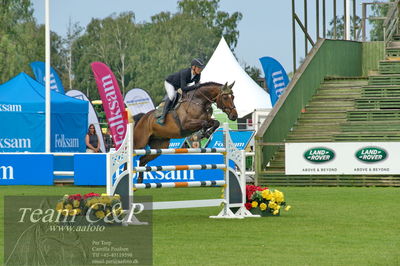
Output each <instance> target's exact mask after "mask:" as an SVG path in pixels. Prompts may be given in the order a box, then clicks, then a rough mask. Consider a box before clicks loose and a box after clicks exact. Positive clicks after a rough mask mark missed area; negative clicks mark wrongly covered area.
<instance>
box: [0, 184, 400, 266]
mask: <svg viewBox="0 0 400 266" xmlns="http://www.w3.org/2000/svg"><path fill="white" fill-rule="evenodd" d="M278 189H280V190H281V191H283V192H284V193H285V196H286V201H287V202H288V203H289V204H290V205H291V206H292V209H291V210H290V211H289V212H283V213H282V215H281V216H279V217H264V218H248V219H243V220H214V219H209V218H208V216H210V215H216V214H217V213H218V212H219V209H220V208H198V209H185V210H183V209H181V210H161V211H155V212H154V217H153V221H154V227H153V228H154V232H153V235H154V236H153V245H154V247H153V250H154V253H153V254H154V255H153V256H154V265H189V264H190V265H245V264H247V265H399V264H400V190H399V189H398V188H352V187H341V188H326V187H322V188H316V187H313V188H308V187H282V188H278ZM87 192H104V188H90V187H30V186H0V195H60V197H61V196H63V195H64V194H72V193H87ZM138 194H139V195H152V196H153V198H154V200H158V201H159V200H183V199H202V198H204V199H206V198H217V197H218V196H219V195H220V188H188V189H164V190H147V191H139V192H138ZM0 210H1V211H0V224H1V225H3V215H4V214H3V197H1V199H0ZM0 259H1V260H0V261H3V226H2V227H1V228H0Z"/></svg>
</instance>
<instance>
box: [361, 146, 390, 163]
mask: <svg viewBox="0 0 400 266" xmlns="http://www.w3.org/2000/svg"><path fill="white" fill-rule="evenodd" d="M355 156H356V158H357V159H358V160H360V161H362V162H366V163H376V162H380V161H383V160H385V159H386V157H387V153H386V151H385V150H384V149H381V148H378V147H365V148H362V149H359V150H358V151H357V152H356V154H355Z"/></svg>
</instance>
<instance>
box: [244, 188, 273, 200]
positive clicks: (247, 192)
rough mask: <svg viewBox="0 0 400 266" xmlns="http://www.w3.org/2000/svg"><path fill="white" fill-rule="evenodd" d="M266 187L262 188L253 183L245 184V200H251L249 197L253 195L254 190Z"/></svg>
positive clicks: (261, 189)
mask: <svg viewBox="0 0 400 266" xmlns="http://www.w3.org/2000/svg"><path fill="white" fill-rule="evenodd" d="M265 189H268V188H262V187H259V186H254V185H246V198H247V201H251V197H252V196H253V193H254V192H256V191H263V190H265Z"/></svg>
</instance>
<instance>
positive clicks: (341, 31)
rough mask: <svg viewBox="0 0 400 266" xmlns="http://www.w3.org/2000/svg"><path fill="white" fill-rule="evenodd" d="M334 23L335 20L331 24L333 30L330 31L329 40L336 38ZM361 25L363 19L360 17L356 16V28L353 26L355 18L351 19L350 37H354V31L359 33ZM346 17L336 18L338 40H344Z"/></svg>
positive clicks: (328, 33)
mask: <svg viewBox="0 0 400 266" xmlns="http://www.w3.org/2000/svg"><path fill="white" fill-rule="evenodd" d="M334 22H335V20H334V19H332V20H331V21H330V22H329V25H330V26H331V29H330V30H328V32H327V36H328V38H334V37H335V32H334ZM360 25H361V18H360V17H359V16H356V25H355V27H354V24H353V17H352V16H351V17H350V36H354V31H357V30H358V29H359V28H360ZM344 33H345V32H344V16H342V17H339V16H336V39H344Z"/></svg>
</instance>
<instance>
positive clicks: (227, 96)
mask: <svg viewBox="0 0 400 266" xmlns="http://www.w3.org/2000/svg"><path fill="white" fill-rule="evenodd" d="M234 84H235V82H233V83H232V84H231V85H229V86H228V83H225V85H224V86H223V87H222V89H221V91H222V93H221V106H222V108H221V109H222V111H224V113H226V114H227V115H228V118H229V119H230V120H232V121H234V120H236V119H237V117H238V114H237V111H236V107H235V103H234V101H233V100H234V99H235V97H234V96H233V91H232V87H233V85H234Z"/></svg>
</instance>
